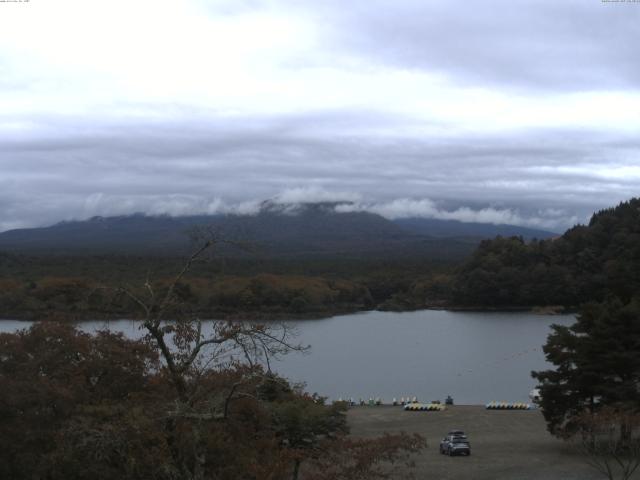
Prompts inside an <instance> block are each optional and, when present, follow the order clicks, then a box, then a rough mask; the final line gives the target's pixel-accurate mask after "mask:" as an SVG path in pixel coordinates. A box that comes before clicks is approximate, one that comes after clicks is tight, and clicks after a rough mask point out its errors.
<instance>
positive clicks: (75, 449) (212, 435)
mask: <svg viewBox="0 0 640 480" xmlns="http://www.w3.org/2000/svg"><path fill="white" fill-rule="evenodd" d="M0 352H2V354H1V356H0V417H1V418H2V422H0V478H7V479H14V480H21V479H50V480H57V479H65V480H68V479H85V478H86V479H92V480H99V479H104V480H107V479H119V480H120V479H178V478H180V479H183V478H193V479H195V478H202V479H213V478H215V479H229V480H232V479H241V478H247V479H274V480H275V479H290V478H296V476H297V478H308V479H314V480H322V479H336V480H337V479H347V478H350V479H351V478H353V479H357V478H384V475H385V472H387V471H388V469H387V467H386V465H388V462H390V461H398V460H401V459H406V458H407V455H408V454H410V453H411V452H415V451H418V450H419V449H421V448H422V447H423V446H424V440H423V439H421V438H420V437H416V436H408V435H389V436H386V437H383V438H380V439H373V440H363V439H353V438H350V437H349V436H348V428H347V425H346V418H345V412H344V406H342V405H325V403H324V401H323V399H322V398H319V397H317V396H310V395H308V394H305V393H304V391H303V390H302V389H301V388H300V387H296V386H292V385H290V384H289V383H288V382H287V381H285V380H284V379H282V378H280V377H278V376H276V375H274V374H271V373H269V372H267V371H265V370H264V369H263V368H262V367H259V366H252V365H247V364H242V363H238V362H236V363H235V364H231V363H230V364H227V365H226V366H224V367H220V366H218V367H216V368H199V369H198V374H197V375H188V376H185V380H186V382H187V385H186V388H187V389H188V401H183V400H181V398H180V394H179V392H178V391H177V389H176V386H175V384H174V382H173V380H172V379H171V378H170V376H169V375H168V372H167V369H166V366H165V365H164V364H163V362H161V361H160V360H159V355H158V353H157V349H156V346H154V344H153V342H152V341H150V340H149V339H147V340H139V341H134V340H129V339H126V338H124V337H123V336H122V335H120V334H114V333H111V332H106V331H105V332H98V333H96V334H95V335H90V334H87V333H83V332H81V331H79V330H78V329H76V328H74V327H73V326H71V325H68V324H59V323H55V322H45V323H36V324H34V325H33V326H32V327H31V328H30V329H28V330H22V331H19V332H17V333H15V334H2V335H0Z"/></svg>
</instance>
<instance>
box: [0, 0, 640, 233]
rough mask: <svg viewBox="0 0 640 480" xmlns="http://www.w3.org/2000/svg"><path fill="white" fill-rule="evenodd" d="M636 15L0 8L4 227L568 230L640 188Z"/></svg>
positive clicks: (605, 4) (612, 5)
mask: <svg viewBox="0 0 640 480" xmlns="http://www.w3.org/2000/svg"><path fill="white" fill-rule="evenodd" d="M639 45H640V2H632V1H617V2H614V1H611V0H610V1H601V0H531V1H529V0H510V1H507V0H477V1H475V0H474V1H466V2H455V1H450V0H442V1H440V0H413V1H411V0H388V1H379V0H363V1H358V0H351V1H344V0H341V1H338V0H326V1H322V0H307V1H302V0H300V1H296V0H288V1H285V0H282V1H279V0H273V1H269V0H265V1H261V0H229V1H224V0H222V1H204V0H202V1H197V0H192V1H186V0H171V1H164V0H153V1H151V0H136V1H133V2H132V1H125V0H110V1H106V2H105V1H99V0H77V1H76V0H55V1H52V0H30V1H28V2H27V1H26V0H23V1H22V2H17V1H9V0H7V1H0V231H1V230H7V229H11V228H18V227H27V226H40V225H47V224H51V223H55V222H58V221H60V220H64V219H72V218H76V219H82V218H87V217H90V216H93V215H114V214H126V213H133V212H140V211H142V212H148V213H152V214H159V213H169V214H175V215H178V214H188V213H196V212H198V213H200V212H211V213H215V212H238V213H252V212H254V211H255V209H256V205H257V204H258V202H259V201H261V200H264V199H267V198H274V199H276V201H281V202H290V201H315V200H349V201H352V202H354V204H353V205H352V206H351V207H349V208H355V209H365V210H371V211H375V212H378V213H381V214H383V215H385V216H387V217H390V218H393V217H402V216H407V215H411V216H425V217H436V218H453V219H460V220H463V221H486V222H494V223H515V224H520V225H528V226H536V227H545V228H549V229H554V230H562V229H564V228H566V227H567V226H570V225H572V224H574V223H576V222H584V221H586V220H588V217H589V215H590V213H591V212H592V211H594V210H596V209H599V208H603V207H608V206H613V205H614V204H616V203H617V202H619V201H621V200H624V199H628V198H630V197H632V196H635V195H638V194H640V135H639V133H640V61H638V58H639V57H638V46H639Z"/></svg>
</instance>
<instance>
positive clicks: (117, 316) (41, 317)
mask: <svg viewBox="0 0 640 480" xmlns="http://www.w3.org/2000/svg"><path fill="white" fill-rule="evenodd" d="M427 310H431V311H442V312H468V313H533V314H536V315H541V316H553V315H567V314H573V313H575V312H576V311H577V308H567V307H564V306H562V305H536V306H504V307H490V306H478V305H474V306H466V305H441V304H431V305H429V304H426V305H423V306H420V307H416V308H404V309H389V308H373V309H361V308H346V307H345V308H335V309H327V310H319V311H312V312H269V311H253V310H247V311H237V312H226V311H224V312H220V311H215V310H213V311H210V312H204V311H203V312H194V317H197V318H201V319H203V320H205V319H206V320H229V321H263V322H279V321H291V320H324V319H328V318H332V317H337V316H341V315H351V314H358V313H362V314H366V313H372V312H393V313H405V312H419V311H427ZM124 318H126V319H131V320H142V317H140V316H139V315H137V314H132V313H127V312H109V313H105V312H97V311H96V312H83V313H82V315H79V314H77V313H64V312H54V313H53V314H51V313H49V314H41V313H40V312H23V313H15V312H12V313H10V314H4V315H1V316H0V322H2V321H6V320H12V321H24V322H36V321H59V322H69V323H81V322H90V321H95V320H100V321H105V322H108V321H116V320H122V319H124Z"/></svg>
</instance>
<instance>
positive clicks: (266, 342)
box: [118, 232, 307, 480]
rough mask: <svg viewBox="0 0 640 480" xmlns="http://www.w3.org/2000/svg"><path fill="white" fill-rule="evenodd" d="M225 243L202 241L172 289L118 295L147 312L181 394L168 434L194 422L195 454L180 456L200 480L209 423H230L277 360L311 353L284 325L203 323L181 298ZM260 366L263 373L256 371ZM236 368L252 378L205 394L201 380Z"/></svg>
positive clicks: (147, 286)
mask: <svg viewBox="0 0 640 480" xmlns="http://www.w3.org/2000/svg"><path fill="white" fill-rule="evenodd" d="M223 242H224V240H221V239H220V238H218V237H217V236H216V235H215V234H213V233H211V232H208V238H206V239H205V240H203V241H201V243H200V245H199V247H198V248H197V249H196V250H195V251H194V252H193V253H192V254H191V255H190V256H189V257H188V258H187V260H186V261H185V263H184V265H183V266H182V268H181V269H180V271H179V272H178V273H177V274H176V275H175V277H173V278H172V279H171V280H170V281H169V283H168V284H167V285H163V286H159V285H158V284H155V283H154V282H152V281H151V280H150V279H149V278H147V280H146V281H145V283H144V286H143V288H138V289H134V288H132V287H121V288H119V289H118V291H119V293H121V294H122V295H125V296H126V297H128V298H130V299H131V300H132V301H133V302H135V304H137V305H138V306H139V308H140V309H141V311H142V313H143V320H142V324H141V328H143V329H144V330H146V338H147V340H148V341H150V342H151V344H152V345H153V346H154V347H156V348H157V349H158V350H159V352H160V354H161V358H162V360H163V368H165V369H166V372H167V374H168V376H169V378H170V380H171V383H172V385H173V387H174V389H175V394H176V395H175V404H174V405H173V407H172V408H171V409H170V410H169V411H168V412H167V428H168V430H171V429H175V428H176V422H178V421H188V422H190V423H189V425H190V428H191V436H192V438H193V439H195V441H194V442H193V447H192V451H191V452H190V453H189V454H188V455H185V452H184V448H183V447H182V446H180V445H175V452H174V453H175V457H176V459H179V462H178V463H180V464H181V470H182V475H183V477H184V478H189V479H194V480H198V479H202V478H204V464H205V446H204V445H202V444H201V443H202V442H198V441H197V440H198V439H200V438H202V435H201V433H202V428H203V422H207V421H223V420H225V419H226V418H227V416H228V413H229V405H230V403H231V402H232V401H233V399H234V398H238V397H242V396H250V395H251V393H250V392H248V391H246V389H243V388H242V387H243V385H245V384H249V383H253V384H254V385H255V382H251V380H252V379H253V380H255V375H261V374H262V372H264V371H265V370H266V372H267V373H270V371H271V363H270V362H271V359H274V358H277V357H279V356H280V355H283V354H286V353H289V352H292V351H304V350H306V348H307V347H304V346H301V345H298V344H295V343H293V342H292V339H293V338H294V337H295V332H293V331H292V329H291V328H290V327H288V326H287V325H286V324H284V323H280V324H276V323H270V324H268V325H265V324H257V323H253V322H231V321H214V320H211V321H207V322H203V321H202V320H201V319H200V318H198V317H197V316H195V315H192V314H191V312H190V311H189V309H188V308H187V307H186V306H185V302H184V301H183V299H182V298H181V295H180V289H181V285H182V284H181V282H182V281H183V280H184V277H185V275H187V273H188V272H189V271H190V269H191V268H192V267H193V266H194V264H195V263H196V262H199V261H202V260H203V259H204V258H205V257H206V254H208V253H210V252H211V250H213V249H214V248H215V247H216V246H218V245H219V244H221V243H223ZM258 365H259V366H260V368H256V367H257V366H258ZM234 368H236V369H238V368H244V369H245V370H244V371H245V372H247V373H246V374H245V375H244V376H241V379H240V380H239V381H237V382H236V383H233V384H232V385H231V386H227V389H226V390H225V391H214V392H212V391H210V390H206V391H203V389H202V382H201V381H200V380H201V379H202V376H203V375H206V374H207V372H211V371H212V370H218V371H220V370H224V369H234ZM252 376H253V378H252ZM270 378H272V377H271V376H270Z"/></svg>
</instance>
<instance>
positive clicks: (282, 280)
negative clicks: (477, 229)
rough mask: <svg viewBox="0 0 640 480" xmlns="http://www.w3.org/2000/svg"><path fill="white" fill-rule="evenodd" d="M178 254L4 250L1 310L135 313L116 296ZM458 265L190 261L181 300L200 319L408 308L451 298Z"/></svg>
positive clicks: (3, 314)
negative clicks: (40, 253)
mask: <svg viewBox="0 0 640 480" xmlns="http://www.w3.org/2000/svg"><path fill="white" fill-rule="evenodd" d="M180 262H181V259H174V258H166V257H165V258H159V257H124V256H115V255H114V256H93V257H83V256H77V257H66V256H65V257H56V256H45V257H28V256H21V255H13V254H5V255H1V254H0V318H23V319H56V318H57V319H76V320H81V319H95V318H123V317H132V316H133V315H134V313H135V311H136V306H135V305H134V304H133V303H132V302H131V301H130V299H126V298H123V297H117V296H114V295H113V288H114V287H117V286H118V285H123V284H126V285H142V284H144V282H145V279H146V278H147V276H149V275H152V276H153V277H154V278H157V279H165V280H164V282H165V284H166V283H167V282H168V281H169V279H170V278H171V276H170V275H171V272H173V271H174V270H175V269H176V268H177V267H178V266H179V265H180ZM452 268H453V267H452V266H450V265H447V264H434V263H432V262H429V261H426V260H424V259H422V260H421V259H416V260H415V261H414V262H406V261H400V260H398V261H395V260H391V259H380V260H378V261H375V262H373V261H359V260H353V259H351V260H350V259H343V260H342V261H338V260H336V259H327V261H326V263H322V262H319V261H318V260H314V259H306V260H305V259H301V260H299V261H297V262H289V261H283V260H276V259H272V260H269V261H268V260H262V261H258V260H247V259H243V260H239V259H235V260H230V259H220V258H213V259H211V260H209V261H207V262H206V263H201V264H197V265H194V266H193V268H192V270H191V271H190V272H189V275H188V276H186V277H185V278H184V279H183V280H182V282H181V289H180V292H181V293H182V295H183V300H185V301H186V302H187V303H189V304H190V306H191V309H192V311H193V312H194V313H197V314H198V315H200V316H201V317H204V318H261V319H272V318H288V317H300V316H306V317H320V316H328V315H331V314H335V313H344V312H353V311H360V310H370V309H374V308H381V309H391V310H407V309H416V308H424V306H426V305H433V304H442V303H444V302H445V300H446V299H448V298H449V297H450V286H449V279H450V276H449V275H448V272H450V271H451V269H452Z"/></svg>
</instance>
